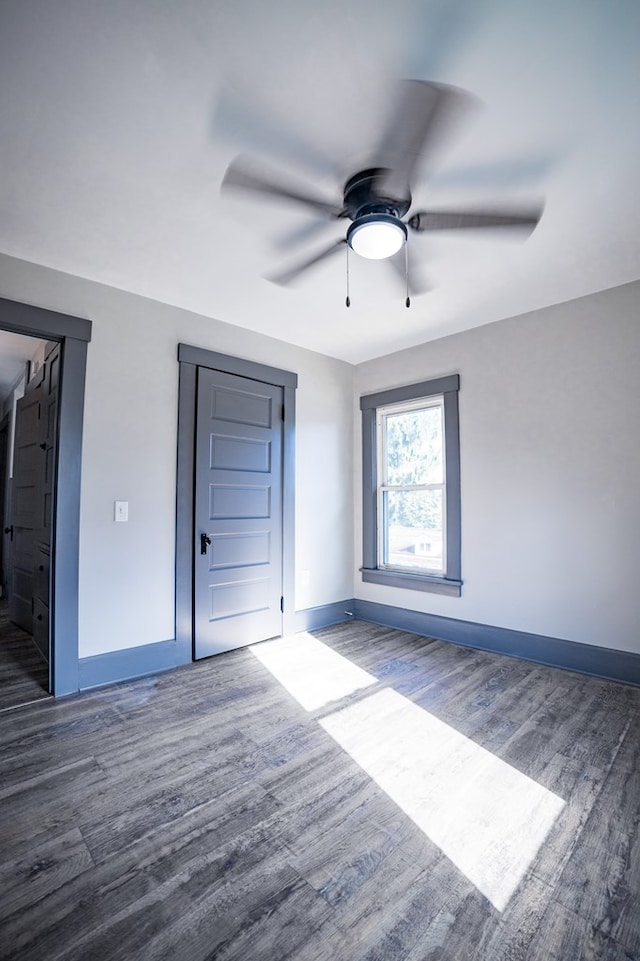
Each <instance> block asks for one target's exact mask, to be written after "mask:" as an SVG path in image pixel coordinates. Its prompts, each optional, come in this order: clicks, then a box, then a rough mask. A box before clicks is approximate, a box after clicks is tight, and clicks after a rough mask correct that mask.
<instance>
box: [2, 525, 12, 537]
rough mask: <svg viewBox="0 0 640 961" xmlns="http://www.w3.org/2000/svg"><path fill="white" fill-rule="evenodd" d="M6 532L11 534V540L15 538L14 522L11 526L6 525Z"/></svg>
mask: <svg viewBox="0 0 640 961" xmlns="http://www.w3.org/2000/svg"><path fill="white" fill-rule="evenodd" d="M4 532H5V534H10V535H11V540H13V524H12V525H11V527H5V529H4Z"/></svg>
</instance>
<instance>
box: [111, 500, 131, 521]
mask: <svg viewBox="0 0 640 961" xmlns="http://www.w3.org/2000/svg"><path fill="white" fill-rule="evenodd" d="M114 517H115V520H116V521H121V522H122V521H128V520H129V501H116V502H115V511H114Z"/></svg>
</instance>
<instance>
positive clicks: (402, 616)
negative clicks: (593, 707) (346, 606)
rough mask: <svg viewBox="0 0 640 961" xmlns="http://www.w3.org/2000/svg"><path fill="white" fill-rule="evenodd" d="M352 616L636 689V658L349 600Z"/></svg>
mask: <svg viewBox="0 0 640 961" xmlns="http://www.w3.org/2000/svg"><path fill="white" fill-rule="evenodd" d="M353 610H354V614H355V616H356V617H357V618H359V619H360V620H363V621H371V622H373V623H374V624H382V625H384V626H385V627H395V628H398V629H399V630H401V631H410V632H411V633H412V634H420V635H422V636H424V637H434V638H437V639H438V640H442V641H451V642H453V643H454V644H460V645H462V646H463V647H473V648H476V649H478V650H481V651H491V652H493V653H495V654H508V655H509V656H510V657H517V658H520V659H521V660H525V661H534V662H535V663H536V664H546V665H548V666H550V667H560V668H563V669H564V670H567V671H577V672H578V673H580V674H590V675H592V676H594V677H600V678H603V679H606V680H611V681H621V682H622V683H624V684H634V685H637V686H640V655H639V654H631V653H629V652H628V651H614V650H611V649H610V648H607V647H596V646H595V645H593V644H580V643H578V642H577V641H566V640H562V639H561V638H557V637H546V636H544V635H542V634H527V633H525V632H524V631H512V630H509V629H508V628H504V627H492V626H491V625H489V624H476V623H474V622H473V621H460V620H457V619H456V618H452V617H440V616H439V615H437V614H423V613H422V612H420V611H411V610H407V609H406V608H403V607H391V606H390V605H388V604H376V603H374V602H373V601H360V600H355V601H354V608H353Z"/></svg>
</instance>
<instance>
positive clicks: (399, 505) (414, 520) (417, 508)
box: [382, 490, 444, 572]
mask: <svg viewBox="0 0 640 961" xmlns="http://www.w3.org/2000/svg"><path fill="white" fill-rule="evenodd" d="M382 496H383V505H382V506H383V517H384V522H385V523H384V531H385V534H386V537H385V538H383V542H384V547H383V554H384V557H383V559H382V563H383V564H388V565H391V566H392V567H407V568H418V569H419V570H429V571H438V572H443V571H444V556H443V540H442V527H443V491H442V490H431V491H384V492H383V495H382Z"/></svg>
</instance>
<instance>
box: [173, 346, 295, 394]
mask: <svg viewBox="0 0 640 961" xmlns="http://www.w3.org/2000/svg"><path fill="white" fill-rule="evenodd" d="M178 361H179V363H181V364H193V365H194V366H195V367H210V368H211V370H222V371H224V372H225V373H226V374H236V375H237V376H238V377H248V378H249V380H260V381H262V383H264V384H275V386H276V387H292V388H293V390H295V389H296V387H297V386H298V375H297V374H294V373H293V371H291V370H281V369H280V368H279V367H269V366H268V364H259V363H257V362H256V361H254V360H245V359H244V357H234V356H233V355H232V354H221V353H219V352H218V351H216V350H207V349H206V348H205V347H192V346H191V345H190V344H178Z"/></svg>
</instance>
